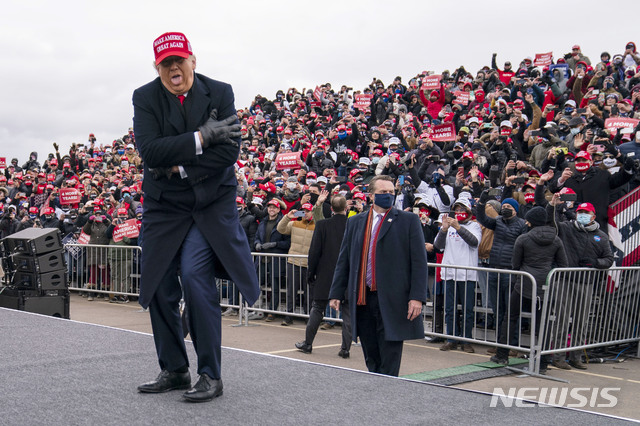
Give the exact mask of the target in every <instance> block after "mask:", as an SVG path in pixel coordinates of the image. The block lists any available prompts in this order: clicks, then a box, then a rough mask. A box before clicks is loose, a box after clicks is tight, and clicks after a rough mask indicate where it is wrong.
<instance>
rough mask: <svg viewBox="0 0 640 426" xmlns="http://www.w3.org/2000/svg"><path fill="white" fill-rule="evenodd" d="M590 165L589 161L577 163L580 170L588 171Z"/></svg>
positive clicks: (577, 168)
mask: <svg viewBox="0 0 640 426" xmlns="http://www.w3.org/2000/svg"><path fill="white" fill-rule="evenodd" d="M589 167H591V166H590V165H589V163H576V170H577V171H579V172H586V171H587V170H589Z"/></svg>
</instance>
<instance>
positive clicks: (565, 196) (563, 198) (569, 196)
mask: <svg viewBox="0 0 640 426" xmlns="http://www.w3.org/2000/svg"><path fill="white" fill-rule="evenodd" d="M577 200H578V194H560V201H577Z"/></svg>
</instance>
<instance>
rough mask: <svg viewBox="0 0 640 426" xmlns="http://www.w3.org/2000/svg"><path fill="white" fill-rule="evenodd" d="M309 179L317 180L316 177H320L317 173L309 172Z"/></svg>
mask: <svg viewBox="0 0 640 426" xmlns="http://www.w3.org/2000/svg"><path fill="white" fill-rule="evenodd" d="M307 177H308V178H310V177H313V178H316V177H318V175H317V174H316V172H309V173H307Z"/></svg>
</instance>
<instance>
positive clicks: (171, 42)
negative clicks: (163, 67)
mask: <svg viewBox="0 0 640 426" xmlns="http://www.w3.org/2000/svg"><path fill="white" fill-rule="evenodd" d="M153 53H155V55H156V65H160V62H162V61H163V60H164V59H165V58H167V57H169V56H179V57H181V58H188V57H189V56H190V55H192V54H193V52H192V51H191V43H189V40H187V37H185V35H184V34H182V33H164V34H162V35H161V36H160V37H158V38H157V39H155V40H154V41H153Z"/></svg>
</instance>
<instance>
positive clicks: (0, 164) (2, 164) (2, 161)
mask: <svg viewBox="0 0 640 426" xmlns="http://www.w3.org/2000/svg"><path fill="white" fill-rule="evenodd" d="M6 168H7V157H0V169H6Z"/></svg>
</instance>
